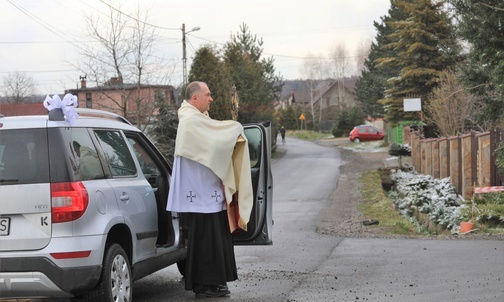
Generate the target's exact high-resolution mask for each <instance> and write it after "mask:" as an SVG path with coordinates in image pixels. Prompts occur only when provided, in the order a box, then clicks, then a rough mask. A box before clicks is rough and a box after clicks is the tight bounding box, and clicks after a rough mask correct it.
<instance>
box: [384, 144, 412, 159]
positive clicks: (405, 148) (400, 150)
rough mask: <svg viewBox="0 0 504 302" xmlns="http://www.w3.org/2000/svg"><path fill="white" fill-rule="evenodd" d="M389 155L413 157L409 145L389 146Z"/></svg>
mask: <svg viewBox="0 0 504 302" xmlns="http://www.w3.org/2000/svg"><path fill="white" fill-rule="evenodd" d="M388 154H390V155H392V156H411V147H410V145H408V144H398V143H392V144H390V146H389V150H388Z"/></svg>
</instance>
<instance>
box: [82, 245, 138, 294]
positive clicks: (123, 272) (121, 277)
mask: <svg viewBox="0 0 504 302" xmlns="http://www.w3.org/2000/svg"><path fill="white" fill-rule="evenodd" d="M132 299H133V279H132V276H131V265H130V263H129V261H128V256H126V252H124V249H123V248H122V247H121V246H120V245H119V244H116V243H114V244H112V245H110V246H108V248H107V249H106V250H105V256H104V257H103V269H102V273H101V277H100V280H99V281H98V284H97V285H96V287H95V288H94V289H92V290H91V291H89V292H88V293H86V294H85V295H84V296H83V301H85V302H100V301H101V302H130V301H131V300H132Z"/></svg>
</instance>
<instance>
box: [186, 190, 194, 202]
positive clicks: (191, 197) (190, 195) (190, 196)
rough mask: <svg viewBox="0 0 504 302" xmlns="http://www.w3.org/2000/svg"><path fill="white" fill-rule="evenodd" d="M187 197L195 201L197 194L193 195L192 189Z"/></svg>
mask: <svg viewBox="0 0 504 302" xmlns="http://www.w3.org/2000/svg"><path fill="white" fill-rule="evenodd" d="M187 198H189V199H190V200H189V202H193V200H192V199H193V198H196V194H194V195H193V192H192V191H189V195H187Z"/></svg>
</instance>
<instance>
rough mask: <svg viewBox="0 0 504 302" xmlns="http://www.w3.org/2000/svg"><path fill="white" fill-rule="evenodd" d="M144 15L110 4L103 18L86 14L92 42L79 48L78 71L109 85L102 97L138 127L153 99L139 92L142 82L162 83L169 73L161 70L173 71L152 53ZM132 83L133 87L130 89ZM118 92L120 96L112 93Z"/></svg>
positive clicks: (143, 122)
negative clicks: (125, 11)
mask: <svg viewBox="0 0 504 302" xmlns="http://www.w3.org/2000/svg"><path fill="white" fill-rule="evenodd" d="M148 17H149V14H148V11H142V10H141V9H140V8H137V10H136V11H135V12H133V13H128V14H125V13H124V12H123V11H122V10H121V8H120V7H113V6H109V13H108V16H107V17H106V18H103V17H102V16H93V15H91V16H88V17H87V26H88V32H89V35H90V37H91V39H93V40H94V41H95V42H96V43H95V44H93V45H92V47H88V48H86V49H83V51H82V52H81V57H82V60H81V66H80V69H81V70H82V72H84V73H85V74H86V76H87V78H88V79H89V81H90V82H91V83H94V84H95V85H96V86H97V87H98V86H102V85H104V84H106V85H107V86H109V88H111V89H113V90H111V91H113V93H110V94H107V93H104V95H105V97H106V98H107V99H108V100H109V101H110V102H111V103H113V104H114V105H115V108H119V110H120V111H121V114H122V115H123V116H125V117H129V116H131V117H133V116H134V117H135V119H136V124H137V127H138V128H140V129H142V128H145V126H146V124H147V123H148V120H149V119H150V118H151V117H152V115H153V113H154V110H155V107H154V106H153V105H154V103H155V102H154V100H155V99H156V96H155V95H154V93H152V95H145V94H141V87H142V85H144V84H151V85H154V84H166V83H167V82H168V80H169V79H170V75H169V74H167V72H164V71H165V70H168V72H172V71H173V70H172V69H171V68H168V67H166V66H164V64H163V63H162V62H161V60H160V59H159V58H157V57H155V56H153V49H154V47H155V45H156V42H157V41H156V31H155V27H154V26H152V25H150V24H149V23H148V22H147V21H148ZM128 83H129V84H128ZM132 85H134V87H135V89H131V87H132ZM127 88H128V89H127ZM118 93H119V94H120V95H121V97H120V99H118V98H117V97H116V96H117V94H118ZM132 98H133V100H134V101H133V104H134V108H128V100H131V99H132ZM104 109H107V108H104ZM110 109H112V108H110ZM142 130H145V129H142Z"/></svg>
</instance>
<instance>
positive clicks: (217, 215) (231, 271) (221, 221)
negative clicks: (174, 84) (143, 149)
mask: <svg viewBox="0 0 504 302" xmlns="http://www.w3.org/2000/svg"><path fill="white" fill-rule="evenodd" d="M212 102H213V99H212V96H211V93H210V89H209V88H208V86H207V85H206V84H205V83H203V82H192V83H190V84H189V85H187V88H186V100H185V101H184V102H183V103H182V105H181V107H180V109H179V110H178V117H179V125H178V129H177V138H176V142H175V160H174V163H173V173H172V178H171V182H170V193H169V196H168V205H167V210H168V211H173V212H177V213H181V218H182V223H183V225H184V226H185V227H187V230H188V235H187V236H188V249H187V259H186V273H185V289H186V290H192V291H193V292H194V293H195V294H196V297H222V296H227V295H229V294H230V291H229V289H228V287H227V282H230V281H234V280H236V279H237V278H238V274H237V270H236V261H235V255H234V247H233V240H232V236H231V232H232V231H234V228H235V227H234V226H235V225H236V226H237V227H240V228H242V229H244V230H246V229H247V223H248V221H249V217H250V212H251V210H252V203H253V193H252V181H251V174H250V159H249V151H248V143H247V140H246V137H245V135H244V132H243V127H242V125H241V124H240V123H238V122H235V121H217V120H213V119H211V118H210V117H209V116H208V110H209V109H210V104H211V103H212ZM238 192H239V194H238ZM233 197H235V200H237V205H238V212H237V217H232V219H231V220H229V219H228V215H230V214H234V213H235V211H234V210H233V211H228V210H227V209H229V208H230V203H231V202H232V200H233ZM229 217H231V216H229ZM235 218H236V220H235Z"/></svg>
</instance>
